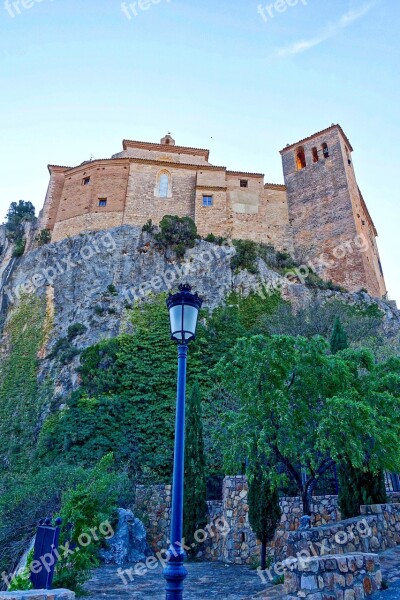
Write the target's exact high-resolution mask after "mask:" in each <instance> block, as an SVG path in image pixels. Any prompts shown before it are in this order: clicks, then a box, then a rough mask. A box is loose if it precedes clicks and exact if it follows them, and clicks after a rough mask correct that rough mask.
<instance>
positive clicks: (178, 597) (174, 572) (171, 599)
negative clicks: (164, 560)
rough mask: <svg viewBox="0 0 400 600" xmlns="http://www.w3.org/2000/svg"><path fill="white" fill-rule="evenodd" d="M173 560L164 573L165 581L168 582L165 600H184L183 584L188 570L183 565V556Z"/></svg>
mask: <svg viewBox="0 0 400 600" xmlns="http://www.w3.org/2000/svg"><path fill="white" fill-rule="evenodd" d="M177 559H178V560H176V559H175V561H174V559H173V558H172V560H171V561H170V562H168V565H167V566H166V567H165V569H164V571H163V575H164V579H165V580H166V582H167V585H166V586H165V592H166V595H165V600H182V599H183V582H184V580H185V579H186V577H187V574H188V572H187V570H186V568H185V567H184V565H183V556H179V557H177Z"/></svg>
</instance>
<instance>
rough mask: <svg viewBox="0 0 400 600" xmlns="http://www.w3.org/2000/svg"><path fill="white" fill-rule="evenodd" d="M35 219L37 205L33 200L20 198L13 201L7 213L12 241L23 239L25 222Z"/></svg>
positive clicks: (9, 235)
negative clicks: (34, 204)
mask: <svg viewBox="0 0 400 600" xmlns="http://www.w3.org/2000/svg"><path fill="white" fill-rule="evenodd" d="M34 220H35V207H34V206H33V204H32V202H26V201H25V200H20V201H19V202H12V203H11V205H10V208H9V209H8V211H7V215H6V222H5V225H6V231H7V237H8V239H9V240H10V242H17V241H19V240H22V238H23V235H24V223H27V222H30V221H34Z"/></svg>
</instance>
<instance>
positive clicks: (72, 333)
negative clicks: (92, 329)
mask: <svg viewBox="0 0 400 600" xmlns="http://www.w3.org/2000/svg"><path fill="white" fill-rule="evenodd" d="M86 331H87V327H86V326H85V325H83V324H82V323H74V324H73V325H70V326H69V327H68V333H67V339H68V341H70V342H72V340H73V339H74V338H76V337H77V336H78V335H83V334H84V333H86Z"/></svg>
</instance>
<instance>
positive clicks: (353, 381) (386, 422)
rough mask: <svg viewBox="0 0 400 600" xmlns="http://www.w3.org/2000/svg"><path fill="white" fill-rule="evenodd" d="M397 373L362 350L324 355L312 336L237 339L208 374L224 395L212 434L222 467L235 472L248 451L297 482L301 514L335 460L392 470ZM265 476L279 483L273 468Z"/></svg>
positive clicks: (397, 464)
mask: <svg viewBox="0 0 400 600" xmlns="http://www.w3.org/2000/svg"><path fill="white" fill-rule="evenodd" d="M385 369H386V371H385V372H386V376H385V378H383V377H382V370H385ZM399 373H400V368H399V364H398V363H391V364H386V365H381V366H376V365H375V364H374V361H373V357H372V355H370V354H369V353H368V352H366V351H360V352H357V351H353V350H344V351H342V352H341V353H339V354H337V355H331V354H329V352H328V344H327V342H326V341H325V340H323V339H322V338H319V337H316V338H312V339H311V340H307V339H305V338H301V337H298V338H293V337H289V336H275V337H272V338H268V337H265V336H261V335H259V336H253V337H250V338H244V339H241V340H239V341H238V342H237V344H236V346H235V347H234V348H233V349H232V350H230V351H229V352H228V354H227V355H226V356H225V357H224V359H223V360H221V361H220V363H219V364H218V365H217V367H216V369H215V376H216V377H218V380H219V382H220V385H221V387H222V391H221V392H220V394H222V393H223V394H225V397H226V394H229V395H230V403H229V404H228V406H227V407H225V416H224V421H223V424H222V428H221V430H220V432H219V433H220V436H221V441H222V444H223V446H224V449H225V452H224V457H225V466H226V469H227V470H230V471H231V472H238V469H239V466H240V465H241V464H242V462H243V460H244V459H245V458H246V457H248V456H251V454H252V449H253V448H254V447H255V446H256V447H257V448H258V451H259V453H261V454H262V455H263V456H264V457H265V462H266V464H277V465H281V467H282V469H281V473H284V472H287V473H288V474H289V476H290V478H291V479H292V480H293V482H294V483H295V484H296V485H297V488H298V490H299V492H300V493H301V495H302V499H303V507H304V512H305V514H309V501H310V497H311V494H312V491H313V489H315V486H316V484H317V481H318V479H319V477H321V476H322V475H323V474H324V473H325V472H326V471H327V470H328V469H330V468H331V467H332V466H333V464H334V463H335V462H336V463H339V464H342V463H346V462H350V463H351V464H352V465H353V466H354V467H358V468H362V467H363V466H364V465H365V464H368V466H369V468H370V469H371V470H372V471H375V470H380V469H385V468H387V469H388V470H391V471H393V472H396V471H398V470H400V414H399V410H398V405H399V388H398V387H397V386H398V381H399ZM302 468H305V469H306V472H307V478H306V480H303V478H302ZM268 475H269V477H270V478H271V482H272V484H273V485H275V484H276V485H279V484H281V483H282V481H284V480H285V476H284V475H282V474H280V473H279V472H277V470H276V469H275V467H271V468H269V470H268Z"/></svg>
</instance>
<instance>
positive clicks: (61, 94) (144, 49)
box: [0, 0, 400, 301]
mask: <svg viewBox="0 0 400 600" xmlns="http://www.w3.org/2000/svg"><path fill="white" fill-rule="evenodd" d="M22 2H24V5H25V6H26V7H28V6H30V8H24V5H23V4H22ZM141 2H142V6H146V2H148V5H149V8H148V10H141V9H140V8H138V4H135V7H134V11H136V13H137V15H136V16H135V15H134V11H132V10H131V9H129V8H128V10H127V13H128V16H129V17H130V18H128V16H126V15H125V14H124V13H123V11H122V10H121V2H120V0H96V1H94V0H86V1H85V2H82V1H78V0H41V2H39V0H19V2H18V7H19V11H20V13H19V14H18V10H17V9H16V8H15V7H13V6H12V3H11V5H10V7H9V9H8V10H7V9H6V7H5V5H4V0H0V28H1V31H0V34H1V35H0V61H1V63H0V84H1V87H0V89H1V93H0V130H1V133H2V135H1V142H2V143H1V145H0V165H1V166H0V169H1V172H0V216H1V217H3V216H4V214H5V211H6V209H7V207H8V205H9V204H10V202H12V201H14V200H19V199H21V198H22V199H25V200H31V201H32V202H33V203H34V204H35V206H36V207H37V209H40V208H41V205H42V203H43V200H44V196H45V192H46V188H47V183H48V173H47V168H46V165H47V164H48V163H53V164H62V165H75V164H78V163H80V162H82V161H83V160H87V159H89V158H90V156H91V155H93V156H94V157H109V156H110V155H111V154H113V153H115V152H118V151H119V150H120V149H121V140H122V139H123V138H129V139H138V140H146V141H159V139H160V138H161V137H162V136H163V135H164V134H165V133H166V132H167V131H171V132H172V134H173V136H174V137H175V139H176V140H177V143H179V144H180V145H188V146H198V147H201V148H210V150H211V161H212V162H213V163H214V164H217V165H225V166H227V167H229V168H230V169H242V170H248V171H257V172H264V173H265V174H266V180H267V181H270V182H276V183H281V182H283V177H282V169H281V161H280V156H279V150H280V149H281V148H282V147H284V146H285V145H286V144H287V143H292V142H296V141H297V140H299V139H301V138H303V137H306V136H307V135H309V134H311V133H313V132H316V131H318V130H320V129H324V128H325V127H327V126H329V125H331V123H334V122H335V123H340V124H341V125H342V127H343V129H344V130H345V132H346V133H347V135H348V136H349V138H350V141H351V142H352V144H353V146H354V149H355V152H354V155H353V157H354V164H355V168H356V172H357V176H358V181H359V185H360V188H361V190H362V192H363V195H364V197H365V199H366V201H367V204H368V206H369V208H370V212H371V214H372V217H373V219H374V220H375V223H376V226H377V229H378V232H379V239H378V242H379V247H380V250H381V254H382V263H383V267H384V271H385V275H386V281H387V285H388V288H389V293H390V295H391V296H392V297H394V298H397V300H398V301H400V282H399V278H398V272H399V269H398V264H397V261H398V258H399V254H400V253H399V246H400V242H399V239H400V233H399V217H400V210H399V204H400V197H399V196H400V192H399V183H398V179H397V174H398V161H399V159H398V156H399V139H400V127H399V119H398V105H399V89H400V82H399V79H400V76H399V72H400V69H399V31H400V18H399V17H400V3H399V2H398V0H376V1H371V2H370V1H368V0H354V1H349V0H330V1H328V0H299V1H298V3H297V4H296V0H280V2H281V4H278V7H280V6H283V8H286V10H285V11H283V12H279V11H278V10H277V9H275V8H273V9H269V10H268V9H266V10H264V16H265V18H263V16H262V15H261V14H259V13H258V12H257V5H258V1H257V0H255V2H248V1H246V2H245V1H243V2H239V1H237V0H230V1H229V0H214V1H211V0H201V1H200V0H195V1H193V0H170V1H168V0H159V2H158V3H153V2H151V1H150V0H141ZM128 4H129V2H128V3H127V5H128ZM132 4H133V3H132ZM289 4H292V5H294V6H289ZM267 5H270V2H269V1H268V2H267V0H265V1H263V2H261V3H260V6H262V7H266V6H267ZM260 12H261V11H260ZM10 13H13V15H14V16H13V17H12V16H11V15H10ZM269 13H271V14H272V17H271V16H270V14H269ZM265 19H267V21H266V20H265Z"/></svg>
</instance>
